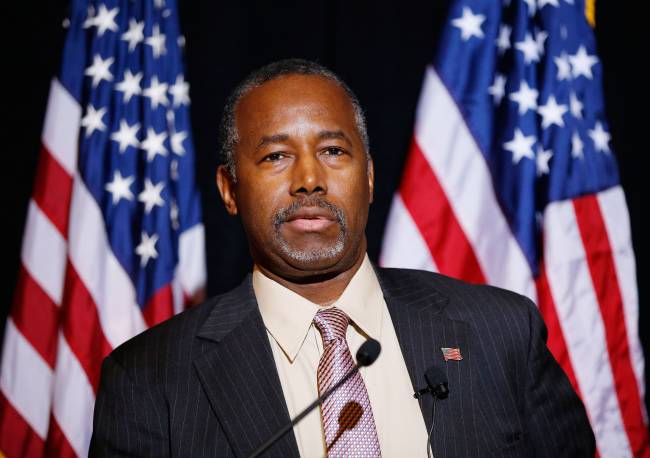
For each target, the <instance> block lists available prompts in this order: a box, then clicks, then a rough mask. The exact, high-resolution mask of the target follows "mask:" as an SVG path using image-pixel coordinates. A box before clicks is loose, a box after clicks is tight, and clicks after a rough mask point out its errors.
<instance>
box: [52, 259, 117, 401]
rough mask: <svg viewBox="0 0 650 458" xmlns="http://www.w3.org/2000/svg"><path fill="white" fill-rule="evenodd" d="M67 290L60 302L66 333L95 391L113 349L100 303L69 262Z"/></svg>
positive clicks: (63, 326)
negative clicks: (102, 318)
mask: <svg viewBox="0 0 650 458" xmlns="http://www.w3.org/2000/svg"><path fill="white" fill-rule="evenodd" d="M64 291H65V292H64V296H63V303H62V304H61V326H62V330H63V334H64V335H65V339H66V341H67V342H68V345H70V348H71V349H72V352H73V353H74V354H75V356H76V357H77V360H78V361H79V363H80V364H81V367H83V369H84V371H85V372H86V376H87V377H88V380H89V381H90V384H91V385H92V387H93V390H94V391H95V393H96V392H97V388H98V386H99V375H100V372H101V366H102V361H103V360H104V358H105V357H106V355H108V354H109V353H110V352H111V350H112V348H111V344H110V343H109V342H108V340H106V337H105V336H104V331H103V330H102V326H101V322H100V320H99V314H98V312H97V306H96V305H95V302H94V301H93V298H92V297H91V295H90V293H89V292H88V290H87V289H86V286H85V285H84V283H83V281H82V280H81V278H80V277H79V275H78V274H77V271H76V270H75V269H74V267H73V266H72V264H70V262H68V265H67V269H66V278H65V290H64Z"/></svg>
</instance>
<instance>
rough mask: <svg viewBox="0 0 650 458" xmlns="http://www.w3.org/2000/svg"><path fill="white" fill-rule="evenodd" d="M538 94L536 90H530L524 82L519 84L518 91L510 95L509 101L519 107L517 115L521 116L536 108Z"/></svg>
mask: <svg viewBox="0 0 650 458" xmlns="http://www.w3.org/2000/svg"><path fill="white" fill-rule="evenodd" d="M538 94H539V92H538V91H537V89H532V88H531V87H530V86H528V83H527V82H526V81H525V80H524V81H522V82H521V85H520V86H519V90H518V91H517V92H513V93H512V94H510V100H512V101H513V102H516V103H517V104H518V105H519V114H520V115H523V114H525V113H526V112H527V111H528V110H535V109H536V108H537V96H538Z"/></svg>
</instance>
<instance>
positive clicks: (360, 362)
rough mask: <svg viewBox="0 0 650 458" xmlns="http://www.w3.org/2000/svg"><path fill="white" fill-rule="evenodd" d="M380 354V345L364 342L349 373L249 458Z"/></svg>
mask: <svg viewBox="0 0 650 458" xmlns="http://www.w3.org/2000/svg"><path fill="white" fill-rule="evenodd" d="M380 352H381V345H380V343H379V342H377V341H376V340H375V339H368V340H366V341H365V342H364V343H363V344H362V345H361V346H360V347H359V350H357V364H356V365H355V366H354V367H353V368H352V369H350V371H349V372H348V373H347V374H345V375H344V376H343V378H341V380H339V381H338V382H336V384H335V385H334V386H333V387H332V388H330V389H329V390H327V391H326V392H325V393H323V394H322V395H321V396H320V397H319V398H318V399H316V400H315V401H314V402H312V403H311V404H309V405H308V406H307V408H305V410H303V411H302V412H300V413H299V414H298V415H296V417H295V418H294V419H293V420H291V421H290V422H289V423H287V424H286V425H284V426H283V427H282V428H281V429H280V430H279V431H278V432H277V433H275V434H274V435H273V436H272V437H271V438H270V439H269V440H267V441H266V442H264V443H263V444H262V445H261V446H260V447H259V448H258V449H257V450H255V451H254V452H253V453H252V454H251V455H250V458H256V457H258V456H260V455H261V454H262V453H264V452H265V451H266V449H267V448H269V447H270V446H271V445H273V444H275V443H276V442H277V441H278V440H279V439H280V438H281V437H282V436H284V435H285V434H286V433H287V432H288V431H289V430H290V429H291V428H293V427H294V426H295V425H296V424H298V423H299V422H300V421H301V420H302V419H303V418H305V417H306V416H307V415H308V414H309V413H310V412H311V411H312V410H314V409H315V408H316V407H318V406H319V405H321V404H322V403H323V401H325V399H327V398H329V397H330V395H331V394H332V393H334V392H335V391H336V390H337V389H338V388H339V387H340V386H341V385H343V384H344V383H345V382H347V381H348V379H349V378H350V377H352V376H353V375H354V374H355V372H357V371H358V370H359V368H361V367H366V366H370V365H371V364H372V363H374V362H375V361H376V360H377V358H378V357H379V353H380Z"/></svg>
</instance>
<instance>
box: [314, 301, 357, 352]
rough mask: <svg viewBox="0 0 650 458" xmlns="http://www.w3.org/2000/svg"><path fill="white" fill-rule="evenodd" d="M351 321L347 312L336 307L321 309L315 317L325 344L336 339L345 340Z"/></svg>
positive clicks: (315, 322)
mask: <svg viewBox="0 0 650 458" xmlns="http://www.w3.org/2000/svg"><path fill="white" fill-rule="evenodd" d="M349 323H350V318H348V316H347V315H346V314H345V312H343V311H342V310H339V309H337V308H336V307H332V308H330V309H324V310H319V311H318V313H317V314H316V316H315V317H314V324H315V325H316V327H317V328H318V330H319V331H320V334H321V336H322V337H323V343H324V344H327V343H329V342H331V341H333V340H335V339H343V340H345V333H346V331H347V329H348V324H349Z"/></svg>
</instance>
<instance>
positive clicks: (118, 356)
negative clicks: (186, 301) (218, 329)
mask: <svg viewBox="0 0 650 458" xmlns="http://www.w3.org/2000/svg"><path fill="white" fill-rule="evenodd" d="M220 298H221V296H215V297H213V298H210V299H208V300H206V301H205V302H202V303H201V304H198V305H196V306H193V307H191V308H189V309H187V310H185V311H183V312H181V313H179V314H177V315H174V316H173V317H171V318H169V319H167V320H165V321H163V322H161V323H158V324H157V325H155V326H152V327H150V328H148V329H146V330H144V331H142V332H141V333H140V334H137V335H135V336H134V337H132V338H130V339H129V340H127V341H126V342H124V343H122V344H121V345H119V346H118V347H116V348H115V349H114V350H113V351H112V352H111V357H112V358H113V359H115V360H116V361H118V362H119V363H122V364H124V363H126V362H127V361H128V360H129V359H131V358H136V359H137V356H139V355H140V354H142V353H149V352H150V351H152V350H154V349H157V350H158V351H157V353H159V352H160V350H161V349H164V348H166V347H168V346H169V345H170V344H171V343H173V344H174V345H178V344H181V345H182V342H183V341H184V340H187V339H191V338H192V337H193V336H194V335H195V334H196V332H197V330H198V328H199V326H201V323H203V321H204V318H205V317H206V316H207V315H208V314H209V313H210V310H212V308H213V307H214V306H215V304H217V303H218V302H219V299H220Z"/></svg>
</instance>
